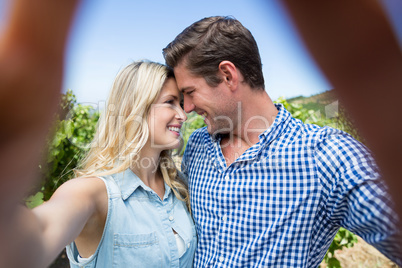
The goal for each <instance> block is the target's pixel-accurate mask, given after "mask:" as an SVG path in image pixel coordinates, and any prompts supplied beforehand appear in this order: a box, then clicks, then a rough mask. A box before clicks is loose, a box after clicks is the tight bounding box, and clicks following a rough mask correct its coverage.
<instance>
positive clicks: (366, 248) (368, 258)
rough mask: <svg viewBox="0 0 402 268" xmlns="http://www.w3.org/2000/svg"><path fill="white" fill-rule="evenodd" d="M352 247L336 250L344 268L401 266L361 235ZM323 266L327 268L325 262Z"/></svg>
mask: <svg viewBox="0 0 402 268" xmlns="http://www.w3.org/2000/svg"><path fill="white" fill-rule="evenodd" d="M357 239H358V242H357V243H356V244H355V245H354V246H353V247H352V248H347V249H345V250H342V251H338V252H335V256H336V258H337V259H338V260H339V261H340V262H341V265H342V268H380V267H381V268H391V267H392V268H396V267H399V266H398V265H396V264H395V263H393V262H392V261H390V260H389V259H388V258H386V257H385V256H384V255H383V254H381V253H380V252H379V251H378V250H377V249H375V248H374V247H372V246H370V245H369V244H367V243H366V242H364V240H363V239H361V238H360V237H358V238H357ZM321 268H327V266H326V265H325V264H322V265H321Z"/></svg>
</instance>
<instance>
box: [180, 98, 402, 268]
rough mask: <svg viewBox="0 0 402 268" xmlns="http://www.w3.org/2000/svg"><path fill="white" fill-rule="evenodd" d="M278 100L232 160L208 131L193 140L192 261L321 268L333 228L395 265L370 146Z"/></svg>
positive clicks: (189, 152)
mask: <svg viewBox="0 0 402 268" xmlns="http://www.w3.org/2000/svg"><path fill="white" fill-rule="evenodd" d="M276 106H277V108H278V110H279V113H278V115H277V117H276V119H275V121H274V123H273V124H272V125H271V126H270V127H269V128H268V129H267V130H266V131H265V132H264V133H262V134H261V135H260V136H259V142H258V143H257V144H255V145H253V146H252V147H251V148H249V149H248V150H247V151H246V152H244V153H243V154H242V155H241V156H240V157H239V158H238V159H236V161H234V162H233V163H232V164H231V165H229V166H227V165H226V162H225V159H224V156H223V154H222V151H221V148H220V139H219V138H217V139H213V138H212V137H211V136H210V135H209V134H208V132H207V130H206V128H202V129H199V130H197V131H195V132H194V133H193V134H192V136H191V137H190V139H189V141H188V143H187V147H186V151H185V153H184V157H183V164H182V171H183V172H184V175H186V176H187V178H188V183H189V191H190V198H191V208H192V213H193V217H194V220H195V222H196V226H197V233H198V239H199V243H198V247H197V250H196V255H195V260H194V267H281V268H283V267H292V268H293V267H308V268H310V267H317V266H318V265H319V264H320V262H321V261H322V259H323V258H324V256H325V253H326V251H327V249H328V247H329V245H330V244H331V242H332V240H333V237H334V236H335V234H336V232H337V230H338V229H339V227H344V228H346V229H348V230H350V231H352V232H354V233H356V234H358V235H359V236H361V237H362V238H363V239H365V240H366V241H367V242H368V243H370V244H372V245H374V246H375V247H376V248H377V249H378V250H380V251H381V252H383V253H384V254H385V255H386V256H388V257H389V258H391V259H392V260H393V261H396V262H397V263H399V264H401V262H400V260H398V258H399V257H400V256H399V255H398V250H399V249H398V248H397V247H398V244H397V242H396V241H397V240H396V239H397V235H398V234H397V228H396V224H397V216H396V213H395V212H394V211H393V210H392V209H391V207H392V205H391V201H390V199H389V195H388V193H387V191H386V186H385V185H384V183H383V182H382V181H381V180H380V179H379V173H378V170H377V167H376V164H375V162H374V160H373V158H372V157H371V156H370V154H369V152H368V150H367V148H365V147H364V146H363V145H362V144H360V143H359V142H357V141H356V140H354V139H353V138H352V137H351V136H350V135H348V134H347V133H345V132H342V131H340V130H337V129H333V128H330V127H318V126H316V125H309V124H304V123H303V122H301V121H300V120H298V119H294V118H292V116H291V115H290V113H289V112H288V111H287V110H286V109H285V108H284V107H283V106H282V105H276Z"/></svg>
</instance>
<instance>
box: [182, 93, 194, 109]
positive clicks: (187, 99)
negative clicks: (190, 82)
mask: <svg viewBox="0 0 402 268" xmlns="http://www.w3.org/2000/svg"><path fill="white" fill-rule="evenodd" d="M183 109H184V111H185V112H186V113H191V112H192V111H194V109H195V105H194V103H193V102H192V100H191V98H190V97H187V96H184V104H183Z"/></svg>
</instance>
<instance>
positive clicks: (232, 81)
mask: <svg viewBox="0 0 402 268" xmlns="http://www.w3.org/2000/svg"><path fill="white" fill-rule="evenodd" d="M218 68H219V74H220V75H221V77H222V79H223V82H224V83H226V85H227V86H228V87H229V88H230V89H231V90H235V89H236V88H237V83H238V75H237V68H236V66H235V65H234V64H233V63H232V62H231V61H227V60H224V61H221V63H219V67H218Z"/></svg>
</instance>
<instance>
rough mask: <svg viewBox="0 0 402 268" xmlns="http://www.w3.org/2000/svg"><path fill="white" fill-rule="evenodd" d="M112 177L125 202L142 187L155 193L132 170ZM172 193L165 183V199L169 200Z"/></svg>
mask: <svg viewBox="0 0 402 268" xmlns="http://www.w3.org/2000/svg"><path fill="white" fill-rule="evenodd" d="M112 177H113V179H114V181H115V182H116V184H117V185H118V186H119V189H120V192H121V198H122V199H123V200H126V199H127V198H129V197H130V196H131V195H132V194H133V193H134V192H135V190H137V189H138V188H139V187H142V188H143V189H144V190H146V191H148V192H154V191H153V190H152V189H151V188H150V187H149V186H146V185H145V183H144V182H143V181H142V180H141V179H140V178H139V177H138V176H137V175H136V174H135V173H134V172H133V171H132V170H131V169H130V168H128V169H126V170H125V171H123V172H120V173H117V174H114V175H112ZM170 192H171V189H170V187H169V186H168V185H167V184H166V183H165V195H164V197H163V199H165V198H167V197H168V196H169V194H170Z"/></svg>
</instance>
